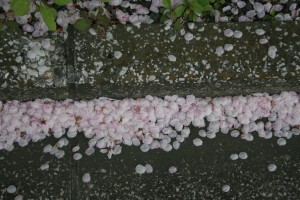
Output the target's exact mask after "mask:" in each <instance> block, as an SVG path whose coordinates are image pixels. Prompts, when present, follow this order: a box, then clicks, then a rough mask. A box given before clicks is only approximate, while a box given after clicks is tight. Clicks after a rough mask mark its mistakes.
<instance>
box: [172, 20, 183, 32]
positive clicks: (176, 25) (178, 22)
mask: <svg viewBox="0 0 300 200" xmlns="http://www.w3.org/2000/svg"><path fill="white" fill-rule="evenodd" d="M182 26H183V25H182V23H181V22H180V21H179V20H177V21H176V22H175V23H174V27H175V29H176V30H180V29H181V28H182Z"/></svg>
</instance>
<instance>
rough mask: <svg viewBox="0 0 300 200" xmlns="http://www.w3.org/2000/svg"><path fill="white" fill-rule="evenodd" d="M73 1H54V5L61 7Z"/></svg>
mask: <svg viewBox="0 0 300 200" xmlns="http://www.w3.org/2000/svg"><path fill="white" fill-rule="evenodd" d="M71 2H72V0H54V3H55V4H57V5H59V6H65V5H67V4H68V3H71Z"/></svg>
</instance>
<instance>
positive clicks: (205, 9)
mask: <svg viewBox="0 0 300 200" xmlns="http://www.w3.org/2000/svg"><path fill="white" fill-rule="evenodd" d="M203 8H204V11H211V10H212V7H211V5H206V6H204V7H203Z"/></svg>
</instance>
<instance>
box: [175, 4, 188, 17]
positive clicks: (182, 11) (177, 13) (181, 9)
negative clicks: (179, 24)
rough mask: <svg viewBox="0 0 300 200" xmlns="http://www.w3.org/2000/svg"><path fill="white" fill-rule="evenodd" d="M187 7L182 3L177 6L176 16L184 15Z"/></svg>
mask: <svg viewBox="0 0 300 200" xmlns="http://www.w3.org/2000/svg"><path fill="white" fill-rule="evenodd" d="M185 9H186V7H185V6H183V5H180V6H178V7H177V8H175V14H176V17H181V16H182V15H183V13H184V11H185Z"/></svg>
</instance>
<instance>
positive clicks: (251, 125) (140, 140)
mask: <svg viewBox="0 0 300 200" xmlns="http://www.w3.org/2000/svg"><path fill="white" fill-rule="evenodd" d="M191 125H192V126H194V127H197V128H200V131H199V135H200V133H201V136H202V137H208V138H214V137H215V136H216V134H230V135H231V136H233V137H241V138H242V139H245V140H248V141H251V140H253V133H255V134H257V135H258V136H259V137H262V138H266V139H268V138H271V137H272V136H276V137H282V138H287V139H289V138H291V137H292V135H299V134H300V95H299V94H297V93H295V92H282V93H281V94H275V95H272V96H271V95H269V94H267V93H255V94H252V95H248V96H234V97H229V96H227V97H219V98H195V97H194V96H192V95H188V96H186V98H183V97H179V96H177V95H174V96H165V97H164V98H163V99H162V98H158V97H153V96H146V97H145V98H140V99H123V100H113V99H108V98H103V97H102V98H99V99H93V100H89V101H73V100H70V99H67V100H64V101H54V100H50V99H38V100H35V101H28V102H19V101H8V102H6V103H2V102H0V150H1V149H5V150H8V151H11V150H13V148H14V146H13V145H14V144H15V143H18V144H19V145H20V146H26V145H27V144H28V143H29V142H31V141H32V142H37V141H40V140H43V139H45V138H47V137H49V136H52V135H53V136H54V137H55V138H61V139H62V138H63V137H69V138H74V137H76V135H77V133H80V134H84V136H85V137H86V138H88V139H89V142H88V146H89V147H88V149H86V154H89V155H90V154H92V153H93V152H94V151H95V150H96V149H99V150H100V152H102V153H107V154H108V157H111V156H112V155H116V154H119V153H121V150H122V146H121V145H128V146H131V145H134V146H139V147H140V149H141V150H142V151H143V152H147V151H148V150H150V149H157V148H160V149H163V150H164V151H170V150H172V149H178V148H179V146H180V143H182V142H183V141H184V140H185V139H186V138H188V137H189V135H190V129H189V126H191ZM65 135H66V136H65ZM64 139H65V140H66V138H64Z"/></svg>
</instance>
